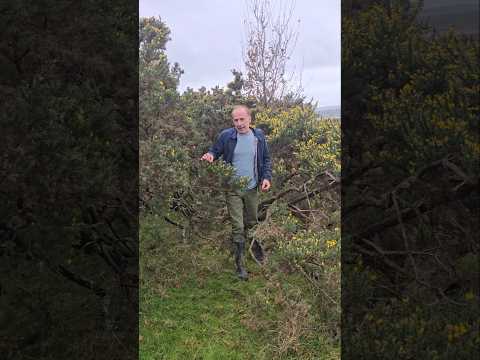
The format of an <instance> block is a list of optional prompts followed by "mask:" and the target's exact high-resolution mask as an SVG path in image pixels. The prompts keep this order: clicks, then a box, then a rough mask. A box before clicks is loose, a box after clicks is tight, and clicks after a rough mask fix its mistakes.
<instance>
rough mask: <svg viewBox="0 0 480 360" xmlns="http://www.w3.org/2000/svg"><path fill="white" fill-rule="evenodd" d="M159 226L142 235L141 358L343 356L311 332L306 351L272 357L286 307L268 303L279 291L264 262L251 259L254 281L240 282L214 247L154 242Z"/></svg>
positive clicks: (196, 359) (147, 228) (231, 359)
mask: <svg viewBox="0 0 480 360" xmlns="http://www.w3.org/2000/svg"><path fill="white" fill-rule="evenodd" d="M157 230H158V229H155V227H154V226H153V227H152V226H151V224H150V225H148V224H146V225H145V227H144V228H143V229H142V234H141V236H142V245H141V249H142V248H143V249H142V254H141V259H142V261H141V269H142V290H141V295H140V297H141V306H140V307H141V310H140V359H143V360H150V359H154V360H162V359H165V360H183V359H185V360H217V359H218V360H237V359H238V360H244V359H245V360H247V359H255V360H257V359H258V360H263V359H264V360H267V359H268V360H269V359H277V358H278V359H319V360H321V359H337V358H338V356H337V350H336V349H334V348H332V347H331V346H329V345H326V344H323V343H321V342H319V341H318V339H315V338H314V339H313V340H312V339H311V337H310V340H308V339H306V340H305V341H304V344H302V346H301V349H300V351H295V352H293V353H292V352H291V353H284V354H282V356H281V357H278V356H276V355H272V354H275V351H276V347H277V342H276V339H277V334H276V333H275V332H274V328H275V324H277V323H278V322H279V321H280V320H281V314H282V307H281V305H279V304H275V303H273V302H271V303H269V304H266V303H265V302H267V303H268V302H269V301H271V300H272V299H273V298H274V297H275V290H274V289H272V290H266V287H267V285H268V284H267V283H266V282H267V280H266V277H265V275H264V274H262V271H261V270H260V269H259V268H258V266H257V265H256V264H254V263H253V261H249V262H247V266H248V268H249V270H250V272H251V276H250V279H249V281H247V282H244V281H240V280H238V279H236V277H235V274H234V271H233V270H234V269H233V264H232V260H231V259H229V258H228V257H227V256H226V255H225V254H224V253H223V254H222V253H220V252H219V251H218V248H217V247H215V245H212V244H208V243H207V244H201V245H198V244H197V245H196V246H191V245H184V246H181V245H180V246H176V247H163V246H162V245H161V243H159V242H158V241H154V239H155V236H158V235H159V234H158V232H156V231H157ZM163 235H164V236H165V234H163ZM265 294H267V295H268V296H267V297H265V296H264V295H265ZM269 299H270V300H269ZM257 303H258V306H257Z"/></svg>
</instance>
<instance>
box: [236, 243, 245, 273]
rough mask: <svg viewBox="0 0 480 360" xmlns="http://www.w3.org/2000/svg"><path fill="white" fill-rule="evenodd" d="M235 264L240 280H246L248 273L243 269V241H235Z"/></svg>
mask: <svg viewBox="0 0 480 360" xmlns="http://www.w3.org/2000/svg"><path fill="white" fill-rule="evenodd" d="M235 265H236V266H237V275H238V277H239V278H240V279H241V280H248V273H247V271H246V270H245V243H235Z"/></svg>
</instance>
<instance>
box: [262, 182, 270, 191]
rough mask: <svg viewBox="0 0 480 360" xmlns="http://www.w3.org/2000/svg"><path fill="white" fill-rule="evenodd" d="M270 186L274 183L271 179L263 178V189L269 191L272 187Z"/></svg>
mask: <svg viewBox="0 0 480 360" xmlns="http://www.w3.org/2000/svg"><path fill="white" fill-rule="evenodd" d="M270 186H272V184H270V181H268V180H267V179H263V181H262V191H268V189H270Z"/></svg>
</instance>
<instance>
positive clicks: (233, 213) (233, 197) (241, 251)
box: [226, 191, 248, 280]
mask: <svg viewBox="0 0 480 360" xmlns="http://www.w3.org/2000/svg"><path fill="white" fill-rule="evenodd" d="M226 197H227V209H228V214H229V215H230V222H231V224H232V240H233V245H234V251H235V264H236V266H237V274H238V276H239V277H240V279H242V280H247V278H248V274H247V272H246V270H245V265H244V262H245V233H244V231H245V227H244V224H243V223H244V218H243V208H244V204H243V199H242V194H241V193H240V192H239V191H230V192H228V193H227V196H226Z"/></svg>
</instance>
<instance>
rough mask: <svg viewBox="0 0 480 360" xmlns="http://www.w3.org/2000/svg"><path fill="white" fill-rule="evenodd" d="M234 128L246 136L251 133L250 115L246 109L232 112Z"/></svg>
mask: <svg viewBox="0 0 480 360" xmlns="http://www.w3.org/2000/svg"><path fill="white" fill-rule="evenodd" d="M232 120H233V126H235V129H237V131H238V132H239V133H240V134H246V133H248V132H249V131H250V121H251V119H250V115H248V112H247V110H246V109H245V108H237V109H235V110H233V112H232Z"/></svg>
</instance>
